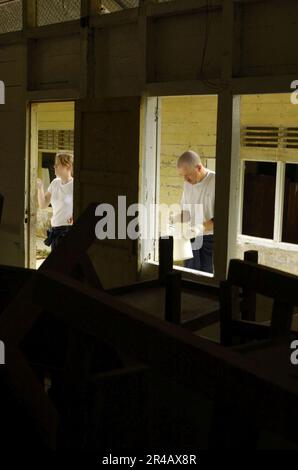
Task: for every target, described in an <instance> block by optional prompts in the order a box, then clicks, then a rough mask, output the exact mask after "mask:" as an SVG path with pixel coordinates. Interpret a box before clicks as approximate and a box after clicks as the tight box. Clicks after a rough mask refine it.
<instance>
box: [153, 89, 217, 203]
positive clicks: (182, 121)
mask: <svg viewBox="0 0 298 470" xmlns="http://www.w3.org/2000/svg"><path fill="white" fill-rule="evenodd" d="M160 102H161V108H160V122H161V142H160V203H161V204H177V203H178V204H179V203H180V199H181V196H182V191H183V178H181V176H179V175H178V172H177V167H176V164H177V159H178V157H179V156H180V155H181V154H182V153H183V152H185V151H186V150H194V151H195V152H198V153H199V155H200V156H201V159H202V163H203V165H206V166H207V168H210V169H212V170H214V171H215V151H216V120H217V97H216V96H214V95H210V96H178V97H163V98H161V99H160Z"/></svg>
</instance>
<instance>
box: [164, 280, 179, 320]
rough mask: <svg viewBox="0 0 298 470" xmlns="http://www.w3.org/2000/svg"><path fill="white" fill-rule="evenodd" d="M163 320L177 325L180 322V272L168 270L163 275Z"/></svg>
mask: <svg viewBox="0 0 298 470" xmlns="http://www.w3.org/2000/svg"><path fill="white" fill-rule="evenodd" d="M165 290H166V296H165V297H166V299H165V300H166V301H165V320H166V321H169V322H171V323H175V324H176V325H179V324H180V323H181V273H180V272H175V271H172V272H168V273H166V277H165Z"/></svg>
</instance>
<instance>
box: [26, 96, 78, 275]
mask: <svg viewBox="0 0 298 470" xmlns="http://www.w3.org/2000/svg"><path fill="white" fill-rule="evenodd" d="M29 115H30V118H29V123H30V142H29V155H28V161H27V165H26V167H27V171H26V194H25V198H26V215H25V240H26V243H25V250H26V265H27V267H29V268H31V269H38V268H39V267H40V266H41V264H42V263H43V261H44V260H45V259H46V258H47V256H48V254H49V252H50V247H48V246H47V245H45V244H44V240H45V238H46V237H47V230H48V229H49V228H50V225H51V217H52V208H51V205H49V206H48V207H47V208H46V209H40V208H39V207H38V201H37V179H38V178H39V179H41V180H42V183H43V187H44V191H45V192H46V191H47V189H48V187H49V185H50V183H51V181H52V180H53V179H54V178H55V172H54V163H55V155H56V153H58V152H61V151H65V152H67V151H68V152H71V153H73V150H74V115H75V111H74V102H73V101H59V102H42V103H40V102H39V103H31V104H30V109H29Z"/></svg>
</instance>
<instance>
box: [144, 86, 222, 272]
mask: <svg viewBox="0 0 298 470" xmlns="http://www.w3.org/2000/svg"><path fill="white" fill-rule="evenodd" d="M216 128H217V95H206V96H203V95H189V96H164V97H149V98H147V102H146V111H145V133H144V135H145V138H144V154H143V155H144V156H143V165H142V172H143V176H142V201H143V204H144V205H145V206H146V207H147V212H148V213H149V214H150V222H149V225H150V227H151V228H150V236H149V237H147V238H146V239H145V240H142V249H141V263H152V264H158V262H159V261H158V238H159V236H161V235H162V234H163V232H164V228H165V226H167V223H168V220H167V219H166V220H165V218H166V217H167V215H168V213H167V210H166V213H165V218H164V217H163V214H162V212H161V210H162V208H163V206H166V207H167V208H168V207H172V206H175V205H180V202H181V198H182V193H183V189H184V181H183V178H181V176H179V174H178V171H177V159H178V157H179V156H180V155H181V154H182V153H184V152H185V151H188V150H192V151H194V152H196V153H197V154H199V156H200V158H201V162H202V164H203V165H204V167H205V168H206V169H207V170H208V171H210V172H215V167H216ZM150 205H154V207H155V208H156V209H155V210H154V211H152V210H151V207H150ZM153 212H154V213H153ZM164 233H165V232H164ZM174 243H175V241H174ZM174 254H175V246H174ZM186 266H187V263H185V261H183V260H179V259H177V260H175V259H174V267H175V269H178V270H183V271H184V273H188V275H190V276H187V277H192V276H193V275H196V276H197V275H203V276H206V277H213V274H210V273H207V272H205V271H201V270H198V269H189V268H187V267H186Z"/></svg>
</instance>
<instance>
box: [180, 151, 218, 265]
mask: <svg viewBox="0 0 298 470" xmlns="http://www.w3.org/2000/svg"><path fill="white" fill-rule="evenodd" d="M177 169H178V172H179V174H180V175H181V176H182V177H183V178H184V180H185V181H184V187H183V194H182V199H181V207H182V213H183V216H185V214H186V213H188V216H190V217H189V218H190V222H191V225H192V227H193V228H194V233H196V234H197V236H196V237H195V238H194V239H192V250H193V258H191V259H189V260H186V261H185V267H187V268H190V269H196V270H199V271H205V272H209V273H212V272H213V226H214V200H215V172H214V171H211V170H209V169H207V168H205V167H204V166H203V165H202V162H201V159H200V157H199V155H198V154H197V153H196V152H193V151H191V150H189V151H187V152H184V153H183V154H182V155H181V156H180V157H179V158H178V161H177ZM184 220H185V219H184Z"/></svg>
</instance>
